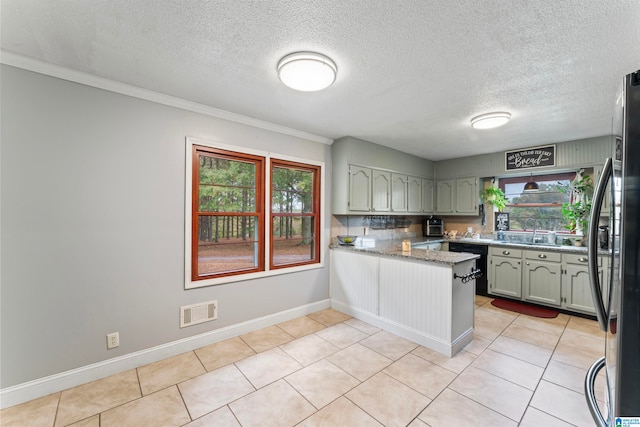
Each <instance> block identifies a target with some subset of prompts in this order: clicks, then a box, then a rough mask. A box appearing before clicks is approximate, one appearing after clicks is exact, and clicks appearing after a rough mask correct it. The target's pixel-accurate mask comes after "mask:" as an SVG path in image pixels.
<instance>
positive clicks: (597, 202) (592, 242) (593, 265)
mask: <svg viewBox="0 0 640 427" xmlns="http://www.w3.org/2000/svg"><path fill="white" fill-rule="evenodd" d="M612 176H613V159H612V158H610V157H609V158H608V159H607V160H606V161H605V162H604V167H603V168H602V174H601V175H600V179H599V180H598V184H597V185H596V188H595V190H594V192H593V203H592V205H591V215H590V218H589V238H588V240H587V242H588V247H589V282H590V283H591V298H592V299H593V306H594V307H595V309H596V315H597V316H598V324H599V325H600V329H602V330H603V331H604V332H607V312H606V309H605V307H604V301H603V300H602V289H601V288H600V285H601V284H600V278H599V276H598V221H599V219H600V209H601V208H602V201H603V200H604V197H605V195H606V192H607V183H608V182H609V180H610V179H612Z"/></svg>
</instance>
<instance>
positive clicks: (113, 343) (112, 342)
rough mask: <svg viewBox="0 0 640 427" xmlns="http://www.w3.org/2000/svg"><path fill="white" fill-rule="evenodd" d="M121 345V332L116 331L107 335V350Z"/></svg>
mask: <svg viewBox="0 0 640 427" xmlns="http://www.w3.org/2000/svg"><path fill="white" fill-rule="evenodd" d="M116 347H120V333H119V332H114V333H112V334H108V335H107V350H111V349H112V348H116Z"/></svg>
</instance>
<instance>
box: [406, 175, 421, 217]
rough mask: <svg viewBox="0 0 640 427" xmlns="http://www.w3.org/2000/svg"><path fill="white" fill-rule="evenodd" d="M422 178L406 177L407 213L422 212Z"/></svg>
mask: <svg viewBox="0 0 640 427" xmlns="http://www.w3.org/2000/svg"><path fill="white" fill-rule="evenodd" d="M422 181H423V179H422V178H418V177H415V176H410V177H408V181H407V210H408V211H409V212H415V213H420V212H422Z"/></svg>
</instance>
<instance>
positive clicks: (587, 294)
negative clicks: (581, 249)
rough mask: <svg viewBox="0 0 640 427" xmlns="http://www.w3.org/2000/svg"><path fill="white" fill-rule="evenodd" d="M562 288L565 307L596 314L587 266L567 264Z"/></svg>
mask: <svg viewBox="0 0 640 427" xmlns="http://www.w3.org/2000/svg"><path fill="white" fill-rule="evenodd" d="M563 279H564V283H563V286H562V301H563V307H564V308H567V309H569V310H578V311H581V312H584V313H591V314H595V312H596V310H595V308H594V306H593V299H592V297H591V283H590V281H589V271H588V269H587V267H586V266H581V265H575V264H567V265H566V267H565V274H564V277H563Z"/></svg>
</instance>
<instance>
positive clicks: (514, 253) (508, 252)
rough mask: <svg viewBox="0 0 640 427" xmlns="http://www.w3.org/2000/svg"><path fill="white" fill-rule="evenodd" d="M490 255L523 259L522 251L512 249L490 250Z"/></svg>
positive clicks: (494, 248)
mask: <svg viewBox="0 0 640 427" xmlns="http://www.w3.org/2000/svg"><path fill="white" fill-rule="evenodd" d="M489 251H490V254H491V255H493V256H502V257H507V258H522V250H521V249H512V248H496V247H491V248H489Z"/></svg>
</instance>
